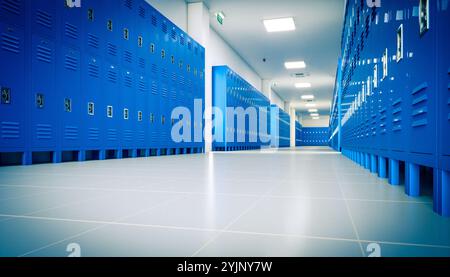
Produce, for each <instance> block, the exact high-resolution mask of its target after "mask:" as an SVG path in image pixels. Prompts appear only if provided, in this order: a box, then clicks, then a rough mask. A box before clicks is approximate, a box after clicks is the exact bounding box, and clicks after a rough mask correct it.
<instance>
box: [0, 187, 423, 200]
mask: <svg viewBox="0 0 450 277" xmlns="http://www.w3.org/2000/svg"><path fill="white" fill-rule="evenodd" d="M0 187H30V188H44V189H54V190H80V191H82V190H90V191H109V192H143V193H168V194H187V195H208V194H209V193H208V192H190V191H176V190H173V191H171V190H146V189H121V188H101V187H95V188H88V187H86V188H83V187H75V186H72V187H68V186H66V187H64V186H60V187H52V186H34V185H20V186H16V185H1V184H0ZM216 195H221V196H236V197H258V198H259V197H260V196H261V195H264V194H245V193H226V192H218V193H216ZM24 197H25V196H24ZM266 197H267V198H286V199H306V200H339V201H345V200H347V201H359V202H386V203H402V204H432V201H417V200H388V199H364V198H346V199H344V198H337V197H314V196H311V197H308V196H301V195H297V196H287V195H266ZM0 202H1V200H0Z"/></svg>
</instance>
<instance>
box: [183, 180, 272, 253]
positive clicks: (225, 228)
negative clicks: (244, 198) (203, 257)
mask: <svg viewBox="0 0 450 277" xmlns="http://www.w3.org/2000/svg"><path fill="white" fill-rule="evenodd" d="M272 190H274V188H271V189H269V190H268V191H267V192H266V193H265V194H263V195H261V196H260V197H259V198H258V199H256V200H255V202H253V204H252V205H250V206H249V207H248V208H247V209H245V210H244V211H243V212H242V213H241V214H240V215H238V216H237V217H236V218H235V219H233V220H232V221H230V223H228V224H227V225H226V226H225V227H224V228H223V229H222V230H220V231H219V232H218V233H217V234H216V235H215V236H213V237H212V238H211V239H209V240H208V241H207V242H206V243H205V244H204V245H203V246H202V247H200V248H199V249H198V250H197V251H195V252H194V253H193V254H192V255H191V257H195V256H197V255H198V254H199V253H200V252H201V251H202V250H203V249H205V248H206V247H207V246H209V245H210V244H211V243H212V242H214V241H215V240H217V239H218V238H219V237H220V236H221V235H222V234H223V233H224V231H227V230H228V229H229V228H230V227H231V226H233V225H234V224H235V223H236V222H237V221H238V220H239V219H241V218H242V217H243V216H244V215H246V214H247V213H248V212H250V211H251V210H253V209H254V208H255V207H256V205H258V204H259V203H260V202H261V201H262V200H264V199H266V197H265V196H266V195H267V194H269V193H270V192H271V191H272Z"/></svg>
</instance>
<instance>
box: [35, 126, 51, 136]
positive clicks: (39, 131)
mask: <svg viewBox="0 0 450 277" xmlns="http://www.w3.org/2000/svg"><path fill="white" fill-rule="evenodd" d="M36 138H37V139H38V140H49V139H52V126H51V125H49V124H37V125H36Z"/></svg>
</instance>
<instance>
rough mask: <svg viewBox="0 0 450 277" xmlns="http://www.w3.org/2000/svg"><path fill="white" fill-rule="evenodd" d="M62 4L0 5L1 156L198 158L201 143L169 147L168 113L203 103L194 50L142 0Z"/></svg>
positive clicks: (8, 0)
mask: <svg viewBox="0 0 450 277" xmlns="http://www.w3.org/2000/svg"><path fill="white" fill-rule="evenodd" d="M66 3H67V1H65V0H60V1H54V0H39V1H20V0H0V36H1V37H0V56H1V59H2V65H3V66H2V67H0V86H1V104H0V120H1V125H0V128H1V130H0V153H2V155H3V157H4V156H5V154H6V153H12V152H14V153H19V154H20V155H21V156H22V161H23V163H24V164H30V163H31V162H32V161H33V155H34V154H33V153H38V152H52V153H53V161H54V162H58V161H59V160H60V159H61V153H64V152H66V151H70V152H73V151H77V152H78V159H80V160H83V159H84V154H85V153H86V151H98V152H99V156H100V157H99V158H100V159H102V158H105V155H106V151H111V150H113V151H115V152H114V153H115V154H114V155H116V157H118V158H120V157H121V155H122V154H123V153H124V152H123V151H127V152H129V153H130V156H136V155H138V153H140V152H143V153H144V155H148V153H149V150H150V149H153V150H155V151H156V153H160V152H166V151H169V152H174V153H183V152H193V151H196V152H201V151H203V147H204V142H203V139H202V140H201V141H197V142H192V141H184V142H181V143H176V142H175V141H173V140H172V138H171V130H172V126H173V125H174V124H176V123H177V122H178V121H179V120H181V118H172V114H171V113H172V110H173V109H174V108H175V107H178V106H183V107H186V108H188V109H189V110H190V111H191V112H192V114H193V111H194V99H199V100H202V101H203V99H204V72H205V71H204V67H205V51H204V48H203V47H202V46H201V45H200V44H198V43H197V42H196V41H194V40H193V39H192V38H190V37H189V36H188V35H187V34H186V33H184V32H183V31H182V30H180V29H179V28H178V27H177V26H176V25H174V24H173V23H172V22H170V21H169V20H168V19H167V18H165V17H164V16H163V15H162V14H160V13H159V12H158V11H157V10H156V9H154V8H153V7H152V6H151V5H149V4H148V3H147V2H146V1H145V0H114V1H106V0H83V1H82V6H81V7H80V8H77V7H72V8H70V7H68V6H67V4H66ZM200 103H201V104H200V105H202V106H201V107H202V108H201V111H203V107H204V104H203V103H202V102H200ZM192 118H194V116H192ZM196 118H199V119H197V120H196V121H195V122H191V121H189V122H188V124H187V125H188V126H189V129H190V130H185V131H187V132H192V134H193V133H194V128H193V127H194V125H195V127H200V128H201V126H203V119H202V116H200V117H196ZM185 120H186V119H185ZM197 121H198V122H197ZM192 137H193V135H192Z"/></svg>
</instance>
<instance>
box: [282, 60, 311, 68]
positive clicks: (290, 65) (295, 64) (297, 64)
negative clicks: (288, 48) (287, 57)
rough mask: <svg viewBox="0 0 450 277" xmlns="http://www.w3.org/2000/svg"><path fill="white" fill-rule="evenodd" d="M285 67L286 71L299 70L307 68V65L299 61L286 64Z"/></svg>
mask: <svg viewBox="0 0 450 277" xmlns="http://www.w3.org/2000/svg"><path fill="white" fill-rule="evenodd" d="M284 67H286V69H299V68H305V67H306V63H305V62H304V61H299V62H285V63H284Z"/></svg>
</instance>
